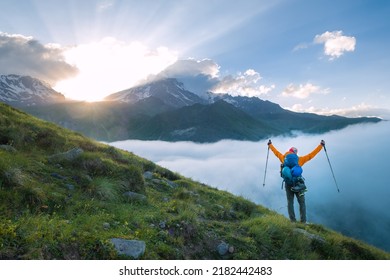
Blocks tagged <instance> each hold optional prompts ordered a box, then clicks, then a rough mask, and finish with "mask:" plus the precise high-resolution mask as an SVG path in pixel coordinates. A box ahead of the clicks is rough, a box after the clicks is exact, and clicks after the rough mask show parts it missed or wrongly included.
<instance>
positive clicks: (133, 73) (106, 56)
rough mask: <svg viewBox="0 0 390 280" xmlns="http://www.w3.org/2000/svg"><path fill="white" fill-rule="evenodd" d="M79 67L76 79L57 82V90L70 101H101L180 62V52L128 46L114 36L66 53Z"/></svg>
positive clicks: (130, 44) (80, 46) (67, 59)
mask: <svg viewBox="0 0 390 280" xmlns="http://www.w3.org/2000/svg"><path fill="white" fill-rule="evenodd" d="M64 57H65V60H66V62H68V63H69V64H72V65H74V66H76V67H77V68H78V70H79V73H78V75H77V76H76V77H74V78H72V79H68V80H63V81H60V82H58V83H57V84H56V85H55V87H54V89H55V90H57V91H59V92H61V93H62V94H64V95H65V96H66V97H67V98H68V99H74V100H84V101H90V102H91V101H101V100H103V99H104V97H105V96H107V95H109V94H112V93H115V92H118V91H121V90H124V89H127V88H130V87H131V86H133V85H135V84H136V83H137V82H139V81H140V80H143V79H145V78H147V77H148V76H149V75H155V74H157V73H159V72H161V71H162V70H164V69H165V68H166V67H168V66H169V65H171V64H173V63H174V62H176V61H177V57H178V56H177V51H171V50H169V49H168V48H166V47H158V48H156V49H150V48H148V47H147V46H146V45H144V44H142V43H140V42H130V43H126V42H123V41H119V40H117V39H115V38H112V37H107V38H104V39H102V40H100V41H98V42H92V43H88V44H81V45H78V46H75V47H72V48H69V49H68V50H67V51H65V52H64Z"/></svg>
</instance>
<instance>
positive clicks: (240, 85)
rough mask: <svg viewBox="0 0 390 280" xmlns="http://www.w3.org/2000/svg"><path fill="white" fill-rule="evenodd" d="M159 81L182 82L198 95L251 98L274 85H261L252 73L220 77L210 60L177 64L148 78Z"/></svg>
mask: <svg viewBox="0 0 390 280" xmlns="http://www.w3.org/2000/svg"><path fill="white" fill-rule="evenodd" d="M161 78H176V79H178V80H180V81H182V82H183V83H184V85H185V86H186V88H187V89H188V90H190V91H192V92H194V93H197V94H198V95H204V94H206V93H207V92H209V91H211V92H214V93H228V94H230V95H233V96H237V95H241V96H249V97H252V96H260V95H265V94H267V93H269V92H270V91H271V90H273V89H274V88H275V85H270V86H266V85H263V84H260V80H261V79H262V77H261V76H260V74H259V73H258V72H256V71H255V70H253V69H248V70H246V71H245V72H244V73H237V74H236V75H227V76H223V77H221V76H220V66H219V65H218V64H217V63H216V62H214V61H213V60H211V59H203V60H195V59H192V58H190V59H184V60H178V61H176V62H175V63H174V64H172V65H170V66H168V67H167V68H166V69H164V70H163V71H162V72H161V73H159V74H157V75H154V76H150V77H149V78H148V80H147V81H150V80H153V79H161Z"/></svg>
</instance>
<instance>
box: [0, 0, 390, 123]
mask: <svg viewBox="0 0 390 280" xmlns="http://www.w3.org/2000/svg"><path fill="white" fill-rule="evenodd" d="M0 6H1V9H0V74H12V73H15V74H25V75H31V76H34V77H37V78H40V79H43V80H45V81H47V82H48V83H50V84H51V85H52V86H53V87H54V88H55V89H56V90H58V91H60V92H62V93H63V94H65V95H66V96H67V97H69V98H76V99H85V100H99V99H101V98H103V97H104V96H105V95H108V94H111V93H114V92H116V91H119V90H123V89H126V88H129V87H131V86H134V85H136V84H137V83H139V82H140V81H144V80H145V79H148V78H150V77H151V76H155V75H159V74H161V73H165V75H166V76H176V77H185V76H191V77H197V78H199V77H201V79H198V80H197V81H198V82H199V83H203V84H204V88H205V89H206V88H207V87H209V88H207V89H209V90H213V91H216V92H228V93H230V94H232V95H247V96H258V97H260V98H262V99H266V100H270V101H273V102H276V103H278V104H280V105H281V106H282V107H285V108H289V109H293V110H295V111H306V112H315V113H323V114H332V113H336V114H341V115H347V116H358V115H376V116H382V117H385V118H388V117H390V113H389V110H390V95H389V88H390V79H389V78H388V77H390V73H389V72H390V57H389V55H388V54H389V52H390V51H389V50H390V20H389V19H388V15H389V14H390V1H378V0H375V1H370V0H339V1H329V0H328V1H324V0H317V1H309V0H273V1H262V0H256V1H255V0H241V1H230V0H208V1H202V0H182V1H177V0H165V1H158V0H144V1H132V0H128V1H124V0H101V1H98V0H96V1H94V0H85V1H65V0H62V1H59V0H51V1H48V0H46V1H44V0H35V1H33V0H19V1H4V0H0ZM167 67H168V69H169V71H168V70H167V69H166V68H167ZM199 75H200V76H199Z"/></svg>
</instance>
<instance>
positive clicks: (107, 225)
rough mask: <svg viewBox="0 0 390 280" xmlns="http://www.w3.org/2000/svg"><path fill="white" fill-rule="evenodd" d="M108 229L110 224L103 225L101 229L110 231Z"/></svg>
mask: <svg viewBox="0 0 390 280" xmlns="http://www.w3.org/2000/svg"><path fill="white" fill-rule="evenodd" d="M110 227H111V225H110V223H103V228H104V229H105V230H108V229H110Z"/></svg>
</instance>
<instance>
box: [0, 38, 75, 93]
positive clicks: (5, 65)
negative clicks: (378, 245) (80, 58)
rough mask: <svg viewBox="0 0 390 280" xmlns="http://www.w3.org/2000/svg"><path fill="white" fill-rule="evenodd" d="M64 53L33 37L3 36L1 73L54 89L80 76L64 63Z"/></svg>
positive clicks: (58, 47) (1, 40)
mask: <svg viewBox="0 0 390 280" xmlns="http://www.w3.org/2000/svg"><path fill="white" fill-rule="evenodd" d="M64 51H65V49H64V48H61V47H60V46H58V45H54V44H47V45H43V44H42V43H40V42H39V41H37V40H35V39H34V38H32V37H27V36H23V35H19V34H7V33H3V32H0V72H2V73H3V74H20V75H29V76H32V77H35V78H39V79H41V80H44V81H45V82H48V83H49V84H51V85H54V84H55V83H56V82H58V81H60V80H63V79H67V78H70V77H73V76H75V75H76V74H77V73H78V69H77V67H76V66H74V65H71V64H69V63H67V62H66V61H65V58H64Z"/></svg>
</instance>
